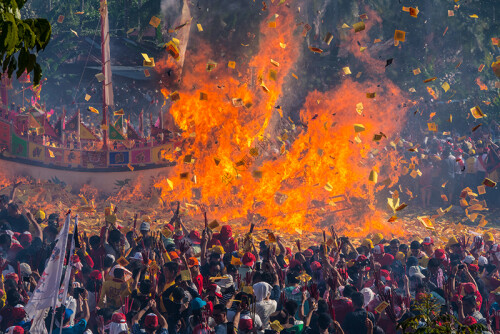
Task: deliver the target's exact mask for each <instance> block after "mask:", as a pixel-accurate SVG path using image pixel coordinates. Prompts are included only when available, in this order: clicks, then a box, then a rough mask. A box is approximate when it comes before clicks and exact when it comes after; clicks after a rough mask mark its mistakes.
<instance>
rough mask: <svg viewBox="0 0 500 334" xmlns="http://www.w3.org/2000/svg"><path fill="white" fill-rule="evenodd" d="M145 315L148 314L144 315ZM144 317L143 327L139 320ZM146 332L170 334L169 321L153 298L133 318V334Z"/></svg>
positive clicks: (148, 333)
mask: <svg viewBox="0 0 500 334" xmlns="http://www.w3.org/2000/svg"><path fill="white" fill-rule="evenodd" d="M147 312H149V313H147ZM144 315H146V316H145V317H144ZM143 317H144V322H143V328H141V326H140V325H139V322H140V320H141V319H142V318H143ZM145 333H147V334H153V333H156V334H168V324H167V321H166V320H165V318H164V317H163V316H162V315H161V313H160V312H159V311H158V308H157V307H156V302H155V300H154V299H151V300H150V301H149V303H148V305H147V306H146V307H145V308H143V309H141V310H140V311H139V312H138V313H137V314H136V315H134V317H133V318H132V334H145ZM173 333H174V331H173ZM110 334H111V333H110Z"/></svg>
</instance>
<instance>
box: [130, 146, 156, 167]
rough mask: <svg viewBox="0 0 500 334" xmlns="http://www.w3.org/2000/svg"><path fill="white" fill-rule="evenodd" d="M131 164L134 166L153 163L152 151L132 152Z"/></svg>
mask: <svg viewBox="0 0 500 334" xmlns="http://www.w3.org/2000/svg"><path fill="white" fill-rule="evenodd" d="M131 162H132V163H133V164H147V163H149V162H151V151H150V150H149V149H146V150H135V151H132V159H131Z"/></svg>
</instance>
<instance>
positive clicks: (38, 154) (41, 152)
mask: <svg viewBox="0 0 500 334" xmlns="http://www.w3.org/2000/svg"><path fill="white" fill-rule="evenodd" d="M28 148H29V151H28V152H29V154H28V157H29V158H30V159H31V160H38V161H44V160H45V147H44V146H43V145H38V144H35V143H32V142H30V143H29V145H28Z"/></svg>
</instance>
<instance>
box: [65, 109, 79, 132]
mask: <svg viewBox="0 0 500 334" xmlns="http://www.w3.org/2000/svg"><path fill="white" fill-rule="evenodd" d="M78 123H80V117H78V112H77V113H76V114H75V115H74V116H73V118H72V119H71V120H69V121H68V123H66V126H65V127H64V130H66V131H78Z"/></svg>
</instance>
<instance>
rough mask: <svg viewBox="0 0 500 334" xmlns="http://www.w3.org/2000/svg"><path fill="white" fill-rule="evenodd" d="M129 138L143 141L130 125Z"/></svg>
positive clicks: (128, 127) (128, 129)
mask: <svg viewBox="0 0 500 334" xmlns="http://www.w3.org/2000/svg"><path fill="white" fill-rule="evenodd" d="M127 138H128V139H130V140H141V137H139V134H138V133H137V131H135V129H134V127H133V126H132V124H130V123H128V126H127Z"/></svg>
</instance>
